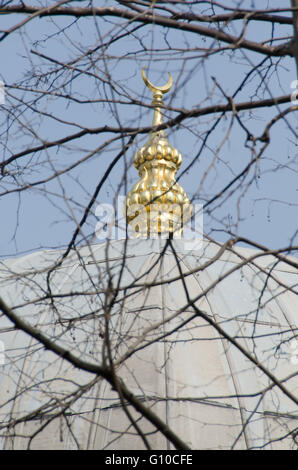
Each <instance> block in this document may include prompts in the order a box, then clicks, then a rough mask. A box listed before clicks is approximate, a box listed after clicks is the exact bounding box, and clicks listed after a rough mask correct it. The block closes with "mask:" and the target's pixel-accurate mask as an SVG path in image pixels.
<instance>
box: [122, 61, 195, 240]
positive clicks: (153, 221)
mask: <svg viewBox="0 0 298 470" xmlns="http://www.w3.org/2000/svg"><path fill="white" fill-rule="evenodd" d="M142 77H143V80H144V82H145V84H146V86H147V87H148V88H149V89H150V90H151V91H152V92H153V101H152V105H153V106H154V116H153V121H152V126H158V125H160V124H162V113H161V107H162V106H163V101H162V97H163V94H164V93H167V92H168V91H169V90H170V89H171V87H172V83H173V80H172V76H171V74H170V73H169V77H170V78H169V81H168V83H167V84H166V85H164V86H156V85H153V84H152V83H151V82H150V81H149V80H148V78H147V77H146V74H145V69H143V70H142ZM181 162H182V158H181V154H180V153H179V151H178V150H177V149H175V148H174V147H173V146H172V145H171V144H170V143H169V142H168V140H167V139H166V137H165V133H164V131H163V130H159V131H152V132H151V133H150V137H149V139H148V141H147V142H146V143H145V145H144V146H143V147H142V148H141V149H140V150H138V151H137V152H136V153H135V155H134V166H135V168H136V169H137V170H138V171H139V175H140V178H141V179H140V181H138V182H137V183H136V184H135V185H134V187H133V188H132V190H131V191H129V193H128V195H127V197H126V220H127V223H128V224H129V226H130V229H131V231H132V233H133V235H135V236H136V237H143V238H148V237H155V236H158V235H161V234H164V236H165V237H167V235H168V236H169V237H170V238H171V237H172V236H173V237H179V236H181V234H182V231H183V225H185V223H186V222H187V221H188V220H189V219H190V217H191V214H192V211H193V206H192V204H191V202H190V200H189V198H188V197H187V195H186V193H185V191H184V189H183V188H182V187H181V186H180V184H178V183H177V182H176V179H175V174H176V172H177V170H178V169H179V168H180V165H181Z"/></svg>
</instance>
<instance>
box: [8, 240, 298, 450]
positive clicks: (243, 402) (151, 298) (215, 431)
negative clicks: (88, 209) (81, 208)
mask: <svg viewBox="0 0 298 470" xmlns="http://www.w3.org/2000/svg"><path fill="white" fill-rule="evenodd" d="M61 254H62V253H61V252H58V251H50V250H48V251H40V252H37V253H34V254H30V255H27V256H24V257H22V258H18V259H10V260H6V261H2V262H1V263H0V297H1V298H2V299H3V300H4V301H5V303H6V305H8V306H9V307H11V308H12V309H13V312H14V313H15V314H17V315H18V316H19V317H20V318H21V319H22V321H25V322H26V324H27V325H28V324H29V325H31V326H34V328H35V329H36V331H39V332H41V333H42V334H43V335H44V336H46V338H48V340H49V342H50V343H53V344H56V345H58V346H59V347H61V348H63V349H64V350H65V351H69V352H71V353H72V354H73V356H74V357H76V358H78V359H79V360H83V361H85V362H88V363H90V364H93V365H97V364H101V365H103V366H104V367H106V370H113V371H114V372H113V373H115V374H116V375H117V377H118V379H117V380H118V381H119V384H122V383H123V384H125V387H126V388H127V389H128V390H129V391H130V392H131V393H132V394H133V395H134V396H135V397H136V399H137V400H138V401H139V402H140V403H141V404H142V406H144V407H146V409H147V410H149V413H150V412H152V413H153V415H154V416H158V418H159V419H160V420H162V421H163V422H164V424H165V425H166V427H167V428H169V429H171V430H172V431H173V433H175V435H176V436H178V437H179V438H180V439H181V440H183V442H184V443H186V445H187V446H189V447H190V448H191V449H255V448H261V449H291V448H297V437H296V433H297V431H295V430H297V423H298V413H297V402H295V400H297V395H298V377H297V368H298V366H297V361H296V355H295V354H296V352H295V351H294V350H293V349H291V347H290V346H291V342H292V341H293V340H295V336H297V323H298V321H297V313H298V299H297V294H296V292H297V267H296V263H297V260H296V259H295V258H291V259H290V258H288V260H289V262H287V261H286V260H285V261H280V260H277V258H276V257H275V256H273V255H270V254H264V253H263V252H260V251H255V250H251V249H245V248H232V247H227V246H223V245H221V244H216V243H214V242H213V243H210V242H208V241H204V243H203V244H202V247H201V249H198V250H195V251H191V250H186V249H185V243H184V241H183V240H171V241H170V240H162V239H156V240H127V241H125V240H119V241H114V242H110V243H102V244H97V245H90V246H85V247H82V248H79V249H76V250H73V251H72V252H71V253H70V254H69V255H68V257H67V258H65V260H63V262H62V263H61V264H60V265H59V264H58V265H57V260H59V259H61ZM277 261H278V262H277ZM51 268H52V269H51ZM49 270H50V271H51V274H50V276H48V272H49ZM49 286H50V290H49ZM0 340H1V341H2V342H3V344H4V347H5V351H4V353H5V358H4V360H3V362H4V363H3V364H2V365H1V364H0V371H1V374H0V391H1V392H0V421H1V423H2V425H1V431H0V446H1V448H3V449H24V448H28V447H29V448H32V449H77V448H81V449H106V450H108V449H113V450H116V449H135V450H137V449H144V448H145V445H144V439H142V436H140V434H139V433H138V432H137V430H136V426H134V425H133V423H132V421H131V419H130V418H129V416H130V417H131V418H133V420H134V422H135V423H136V424H137V427H138V428H139V429H140V430H141V434H143V435H144V436H145V437H146V439H147V441H148V442H149V443H150V446H151V447H152V448H153V449H174V445H173V443H172V442H170V439H168V438H167V437H166V436H165V434H164V433H162V432H161V431H160V430H159V429H157V428H156V426H155V425H154V423H152V422H150V420H149V419H148V417H145V416H142V415H141V414H140V412H137V411H136V410H135V408H134V407H133V406H132V404H131V403H130V402H129V400H127V399H126V398H124V397H123V396H121V393H120V396H119V393H118V392H119V390H118V391H117V387H111V384H110V383H109V382H108V381H107V380H105V379H104V378H102V377H101V376H99V375H96V374H94V373H91V372H87V371H85V370H82V369H80V368H79V367H74V365H72V364H70V362H69V361H68V357H67V354H65V355H64V357H58V356H57V354H55V353H54V352H53V351H51V350H50V349H51V348H50V347H49V348H45V347H44V345H43V344H41V343H40V342H39V341H38V340H37V339H36V338H32V337H30V335H29V334H28V333H25V332H24V331H20V329H16V328H15V327H14V325H13V323H12V322H11V321H10V320H9V319H8V318H7V317H6V316H5V315H2V316H0ZM297 354H298V353H297ZM111 368H112V369H111ZM127 411H128V413H127Z"/></svg>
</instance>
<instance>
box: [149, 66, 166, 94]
mask: <svg viewBox="0 0 298 470" xmlns="http://www.w3.org/2000/svg"><path fill="white" fill-rule="evenodd" d="M142 77H143V80H144V83H145V85H146V87H148V88H149V90H151V91H152V92H153V93H154V94H155V93H158V94H159V93H162V94H164V93H167V92H168V91H170V89H171V88H172V85H173V78H172V75H171V73H170V72H169V81H168V83H167V84H166V85H163V86H157V85H153V83H151V82H150V80H149V79H148V78H147V76H146V73H145V67H143V68H142Z"/></svg>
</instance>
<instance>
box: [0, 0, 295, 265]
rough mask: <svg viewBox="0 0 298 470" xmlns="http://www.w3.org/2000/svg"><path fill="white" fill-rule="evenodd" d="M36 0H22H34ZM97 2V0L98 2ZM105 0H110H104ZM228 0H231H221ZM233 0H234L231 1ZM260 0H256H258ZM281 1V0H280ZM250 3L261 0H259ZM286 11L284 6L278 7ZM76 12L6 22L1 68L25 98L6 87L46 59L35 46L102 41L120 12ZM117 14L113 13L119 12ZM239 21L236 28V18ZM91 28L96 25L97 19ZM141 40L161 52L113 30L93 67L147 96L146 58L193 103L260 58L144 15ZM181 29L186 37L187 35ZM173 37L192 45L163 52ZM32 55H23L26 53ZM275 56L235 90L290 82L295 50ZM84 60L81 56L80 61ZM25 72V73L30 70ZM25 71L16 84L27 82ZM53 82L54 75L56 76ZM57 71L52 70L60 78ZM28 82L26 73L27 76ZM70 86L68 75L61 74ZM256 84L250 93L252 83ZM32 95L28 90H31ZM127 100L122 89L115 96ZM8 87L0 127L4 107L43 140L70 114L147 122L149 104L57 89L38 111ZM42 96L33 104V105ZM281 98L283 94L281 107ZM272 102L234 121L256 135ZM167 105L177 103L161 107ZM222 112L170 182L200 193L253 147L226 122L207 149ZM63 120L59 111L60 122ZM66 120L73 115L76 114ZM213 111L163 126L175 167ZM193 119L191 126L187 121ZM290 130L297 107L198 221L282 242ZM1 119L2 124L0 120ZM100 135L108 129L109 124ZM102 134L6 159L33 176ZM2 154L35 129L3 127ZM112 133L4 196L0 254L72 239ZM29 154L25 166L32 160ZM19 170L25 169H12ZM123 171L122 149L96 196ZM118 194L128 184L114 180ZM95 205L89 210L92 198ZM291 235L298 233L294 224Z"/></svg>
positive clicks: (63, 56) (291, 163) (273, 90)
mask: <svg viewBox="0 0 298 470" xmlns="http://www.w3.org/2000/svg"><path fill="white" fill-rule="evenodd" d="M37 3H38V2H31V4H37ZM77 3H78V4H81V3H85V2H77ZM104 3H105V2H94V4H98V5H102V4H104ZM107 3H108V4H109V5H110V4H112V3H113V2H107ZM226 3H228V2H226ZM229 3H230V4H234V5H235V2H229ZM255 3H257V2H255ZM264 3H268V4H269V5H270V7H271V8H274V7H279V6H280V2H277V1H270V2H264ZM285 3H286V4H287V5H288V4H289V3H290V2H285ZM243 4H244V6H246V7H247V8H248V7H251V6H253V2H251V1H247V2H243ZM257 5H258V3H257ZM285 14H287V15H288V13H285ZM16 21H20V17H16V16H15V15H14V16H11V17H0V26H1V29H3V28H4V27H5V28H7V27H8V25H10V24H14V23H15V22H16ZM72 22H73V18H65V17H61V18H57V17H56V18H54V20H53V21H52V20H50V19H46V18H43V19H36V20H33V21H31V22H30V23H28V25H27V26H26V27H25V28H24V30H22V32H21V33H20V32H16V33H13V34H11V35H10V36H9V37H8V38H6V39H5V40H4V41H2V42H1V43H0V48H1V70H0V77H1V79H2V80H3V81H4V83H5V84H6V85H7V91H8V93H11V94H12V95H14V96H15V97H18V98H19V99H20V98H22V99H25V100H26V101H30V100H31V98H32V99H33V95H30V94H29V92H25V91H16V90H15V89H13V88H10V87H11V86H13V85H14V84H15V83H18V82H19V81H20V80H21V79H22V77H24V76H27V79H28V77H29V75H30V74H32V71H33V72H36V75H37V74H40V73H41V72H42V71H45V70H48V68H47V67H48V65H46V61H43V60H42V59H41V58H40V57H39V56H37V55H36V54H34V51H35V52H38V53H43V54H45V55H47V56H50V57H55V59H56V60H61V61H65V60H69V59H71V58H73V57H74V56H75V55H76V54H79V53H80V49H81V51H83V50H84V49H86V48H88V47H92V46H94V44H97V43H98V42H99V41H102V42H104V41H105V40H106V38H108V37H109V35H110V34H111V30H112V29H113V31H114V32H115V34H116V33H117V32H118V31H119V29H120V28H121V21H120V20H119V19H117V18H109V19H108V22H104V21H102V20H99V21H98V23H97V26H100V28H98V27H96V25H95V22H94V20H93V19H92V18H88V19H87V18H82V19H80V20H79V22H77V23H75V24H73V25H72V26H71V27H69V25H70V23H72ZM125 22H126V21H124V20H123V21H122V24H123V23H125ZM240 26H241V23H237V25H235V26H233V28H236V29H235V31H232V30H231V32H232V33H233V34H235V33H237V31H238V32H239V27H240ZM61 27H62V28H66V27H67V28H66V29H65V32H64V33H63V34H62V35H61V36H57V35H56V32H57V30H58V29H59V28H61ZM237 28H238V30H237ZM278 28H279V30H280V31H278V33H279V34H280V35H281V36H288V35H290V34H291V33H292V28H291V27H290V26H278ZM99 29H100V30H99ZM142 31H143V32H142V40H143V43H144V44H146V47H147V48H148V50H149V49H150V47H152V48H160V49H161V51H160V53H158V54H156V55H155V56H154V57H152V58H151V60H150V53H149V52H148V53H146V54H143V55H141V54H140V53H139V52H138V51H139V49H140V43H139V42H138V41H137V40H136V38H135V37H134V36H133V35H130V36H129V37H127V38H125V39H124V40H123V41H121V42H119V41H118V42H116V43H115V44H114V45H113V46H111V47H109V48H108V49H107V51H106V54H107V55H108V59H107V60H106V61H104V60H102V58H99V59H98V62H97V63H96V67H97V68H96V70H97V73H98V75H99V76H101V77H105V74H106V73H107V72H108V73H109V74H110V75H111V77H112V79H113V80H115V81H118V82H120V83H121V86H122V87H123V90H124V91H125V92H126V93H128V94H132V95H133V96H134V97H135V98H137V99H143V100H144V101H145V102H146V103H148V104H149V103H150V101H151V96H150V92H149V90H147V89H145V86H144V84H143V82H142V78H141V68H142V67H143V66H146V67H147V73H148V76H149V77H150V79H151V80H152V81H153V82H154V83H155V82H156V83H157V84H159V83H160V84H163V83H165V82H166V81H167V71H171V73H172V75H173V79H174V87H173V89H172V91H171V92H170V93H169V96H166V98H165V103H166V104H167V103H169V104H171V106H174V107H182V108H191V107H194V106H197V105H198V104H200V105H201V106H207V105H211V104H215V103H220V104H225V103H226V98H225V97H224V96H223V94H222V93H221V92H220V90H219V88H218V87H216V86H215V85H214V83H215V82H214V80H213V79H212V77H214V78H215V80H216V82H217V83H218V84H220V87H221V88H222V89H223V90H224V92H225V94H226V95H231V94H233V93H234V91H235V89H236V88H237V87H238V85H239V84H240V83H241V81H242V80H243V79H244V77H245V75H246V74H247V73H248V71H249V70H250V65H249V63H250V64H254V65H256V64H258V63H260V62H261V60H262V59H263V57H262V56H261V55H259V54H256V53H253V52H247V51H238V52H237V54H233V55H232V54H231V53H228V52H223V53H221V54H216V55H214V56H211V57H209V58H208V59H207V60H202V59H201V57H200V55H201V52H198V51H197V50H196V48H197V47H203V46H204V38H198V37H197V36H196V35H187V36H185V37H184V35H183V34H182V33H181V34H180V33H178V32H177V31H175V32H173V31H171V32H169V33H168V34H167V36H166V37H165V36H164V32H163V31H161V29H160V28H158V27H156V26H147V27H146V28H144V30H142ZM247 35H248V37H250V38H254V40H261V38H263V37H264V38H265V37H266V38H267V37H268V35H270V26H269V25H264V24H262V23H256V22H254V23H252V24H251V25H249V28H248V32H247ZM186 41H188V43H187V42H186ZM168 43H170V44H171V46H172V47H173V49H175V45H176V44H178V45H179V47H181V44H184V46H185V45H186V44H187V46H188V48H189V49H192V50H191V51H190V52H189V53H188V54H182V53H181V51H180V52H179V51H175V50H173V51H172V53H171V56H170V57H165V54H164V53H163V51H162V49H164V48H165V47H166V45H167V44H168ZM28 58H29V59H28ZM272 61H273V63H276V67H275V68H272V69H271V71H270V73H269V75H268V76H267V77H266V80H265V81H260V77H259V76H258V74H255V76H253V77H252V80H251V81H250V82H249V83H248V85H247V86H246V87H245V88H244V89H243V90H242V91H241V92H239V93H238V94H237V97H236V98H235V102H241V101H247V100H249V99H253V100H256V99H262V98H263V97H269V96H270V94H272V95H273V96H280V95H283V94H288V93H291V91H292V89H291V83H292V82H293V80H295V79H296V68H295V63H294V60H293V59H291V58H285V59H283V61H282V63H281V64H280V65H278V64H277V62H278V58H272ZM80 64H82V62H81V63H80ZM27 83H29V82H27ZM27 83H26V82H23V84H24V86H27ZM56 83H57V84H58V83H59V80H57V82H53V83H52V84H51V86H56ZM60 83H61V81H60ZM31 84H32V79H31ZM47 86H48V87H49V86H50V81H49V82H48V83H43V82H38V83H36V89H41V88H43V89H45V88H46V87H47ZM69 86H70V85H69ZM257 87H258V91H257V94H256V88H257ZM71 92H72V93H73V94H74V95H75V96H76V97H78V98H80V99H81V100H82V99H84V98H85V99H90V98H93V99H94V98H98V97H103V96H108V97H110V98H112V97H113V96H112V92H111V90H110V89H108V88H107V87H105V86H104V85H103V83H102V82H101V81H99V80H96V79H94V78H90V76H87V75H84V76H83V77H82V76H81V77H78V78H75V79H74V80H73V82H72V85H71ZM34 96H35V97H36V96H37V95H34ZM123 100H125V96H124V98H123ZM16 103H17V101H16V99H15V98H13V97H12V96H7V99H6V103H5V105H4V106H2V109H1V110H0V113H1V118H0V122H1V124H2V131H3V129H4V127H5V123H6V124H7V121H6V119H7V111H10V112H14V111H15V109H17V111H16V113H17V115H18V119H19V120H20V121H21V122H22V123H23V124H26V123H27V124H28V126H29V127H30V128H31V129H34V131H35V132H36V133H37V134H38V136H39V137H41V138H42V139H44V140H47V141H51V140H55V139H57V138H58V137H59V136H64V135H68V134H71V133H74V132H77V131H78V127H77V124H78V123H79V124H80V125H81V126H86V127H92V128H94V127H99V126H102V125H105V124H108V125H111V126H114V125H117V120H118V122H120V123H121V125H123V126H136V125H142V126H143V125H148V124H149V123H151V119H152V111H151V110H148V109H147V108H144V107H141V106H134V105H131V104H129V105H125V104H117V106H116V107H114V108H111V107H109V105H102V104H100V103H94V104H90V103H88V104H82V103H80V104H78V103H74V102H70V101H67V100H66V99H57V98H55V97H51V96H49V97H48V98H47V99H46V100H44V101H43V104H40V106H41V109H42V110H43V111H44V112H46V113H47V116H46V115H44V116H41V115H38V113H35V112H32V113H30V112H27V113H23V112H20V114H18V112H19V110H21V108H16ZM39 103H40V102H38V104H37V106H39ZM287 106H288V104H287V105H282V106H280V110H282V109H285V108H286V107H287ZM275 114H277V108H276V107H271V108H264V109H257V110H254V111H252V112H245V113H242V114H241V116H243V122H244V123H245V125H246V126H247V127H248V128H249V129H250V131H251V132H253V133H254V134H255V135H261V134H262V132H263V131H264V128H265V126H266V123H267V122H268V121H269V120H270V119H272V117H273V116H274V115H275ZM51 115H55V116H56V117H59V119H60V122H58V121H57V120H54V119H52V118H51ZM168 115H169V117H173V116H174V115H175V113H173V112H171V113H168ZM230 119H231V113H229V114H227V118H226V119H224V120H222V122H221V123H220V124H219V125H218V127H217V129H216V131H215V132H214V133H213V134H212V136H211V138H210V139H209V140H208V141H207V145H206V147H205V148H204V150H203V152H202V153H201V155H200V158H199V159H197V160H196V162H195V164H194V165H193V166H192V167H191V168H190V169H189V170H188V171H186V172H185V173H184V174H183V176H182V177H181V178H180V179H179V183H180V184H182V186H183V187H184V188H185V190H186V191H187V193H188V194H189V195H190V196H193V195H194V194H196V199H195V200H196V201H197V202H199V203H202V204H204V203H206V202H207V201H208V200H209V199H211V198H212V197H213V196H214V195H215V194H216V193H217V192H218V191H220V190H221V189H222V188H223V187H224V186H225V185H226V184H227V183H228V182H229V181H230V180H231V179H232V178H233V176H234V175H236V174H237V173H238V172H240V171H241V170H242V169H243V168H244V167H245V165H246V164H247V162H248V161H249V159H250V158H251V153H250V151H249V150H248V149H247V148H245V146H244V143H245V133H244V131H243V129H241V127H240V126H239V124H237V123H234V124H233V127H232V130H231V133H230V135H229V138H228V139H227V141H226V142H225V143H224V145H223V147H222V148H221V149H220V151H219V154H218V156H217V157H216V159H215V162H214V164H213V165H211V163H212V159H213V158H214V155H215V153H216V149H217V148H218V146H219V145H220V142H221V141H222V140H223V139H224V138H225V135H226V132H227V129H228V127H229V125H230ZM62 121H68V124H65V123H63V122H62ZM69 122H73V123H75V124H74V125H71V124H69ZM212 123H213V121H212V120H211V116H206V117H202V118H199V119H196V120H193V121H191V122H190V121H184V122H183V125H182V126H180V127H179V128H176V129H172V130H171V131H170V132H168V139H169V141H170V142H171V143H172V144H173V145H175V146H176V147H177V148H178V149H179V150H180V152H181V153H182V156H183V164H182V166H181V169H180V171H179V172H178V176H179V175H181V174H182V173H183V171H184V170H185V169H186V168H187V166H188V165H189V164H190V162H191V161H192V160H193V158H194V157H195V156H196V155H197V153H198V151H199V148H200V144H201V142H202V139H203V138H204V136H205V133H206V132H207V131H208V129H210V126H211V125H212ZM189 124H190V128H187V127H188V125H189ZM289 124H290V125H291V126H292V128H293V129H296V130H297V118H296V117H295V116H294V113H292V114H289V115H288V117H287V122H285V121H282V120H281V121H279V122H278V123H277V124H276V125H275V126H274V127H273V128H272V131H271V134H270V137H271V143H270V145H269V147H268V148H267V150H266V151H265V153H264V155H263V156H262V158H261V160H260V161H259V162H258V164H257V166H254V167H253V170H252V171H251V173H250V174H249V177H248V179H247V180H246V181H245V182H244V183H243V185H242V186H241V187H240V188H238V189H237V191H236V192H235V193H234V194H233V195H231V196H229V198H227V199H226V200H225V199H221V200H220V204H218V203H215V204H213V205H211V206H210V209H211V211H210V214H209V213H208V212H206V213H205V214H204V224H205V226H204V229H205V231H206V233H208V234H211V235H212V236H213V237H214V238H216V239H218V240H224V239H225V237H226V235H225V234H224V233H223V231H222V230H223V229H224V228H226V227H227V224H230V226H231V229H232V230H233V231H236V232H237V233H238V234H239V235H242V236H245V237H247V238H249V239H252V240H254V241H256V242H258V243H261V244H264V245H266V246H269V247H271V248H279V247H284V246H287V245H288V244H289V243H290V242H292V241H293V240H292V238H293V236H294V234H295V232H296V230H297V205H298V197H297V196H298V182H297V171H298V165H297V142H296V139H295V135H294V133H293V132H291V131H289V128H288V125H289ZM3 126H4V127H3ZM108 137H112V136H111V135H109V136H108ZM106 138H107V136H106V135H105V136H102V135H92V136H91V135H88V136H86V137H84V138H82V139H79V140H77V141H74V142H72V143H71V145H69V146H67V147H65V146H61V147H60V148H54V149H50V150H48V151H47V152H41V155H35V156H34V157H33V158H32V157H31V156H30V157H25V158H24V159H23V160H22V163H23V164H25V162H26V164H27V167H26V168H25V169H24V170H23V169H22V168H21V169H18V168H17V167H16V166H14V171H15V172H17V179H18V181H19V182H24V184H26V182H34V181H38V180H39V179H41V178H43V177H45V176H46V175H49V174H51V172H53V171H54V170H57V169H61V168H64V167H65V166H67V165H69V164H71V163H74V162H75V161H76V160H77V159H79V158H83V157H84V156H85V155H87V154H88V152H92V151H94V149H96V148H97V147H98V146H100V144H101V143H102V142H103V141H104V139H106ZM1 139H2V144H3V145H2V146H1V153H2V158H3V159H5V158H8V157H9V156H10V154H11V153H14V152H18V151H21V149H24V148H26V147H29V146H30V145H31V143H32V144H33V143H34V142H35V144H34V145H36V142H38V139H37V140H34V138H33V137H32V132H31V133H30V132H25V133H24V132H23V133H22V130H20V129H19V128H18V122H17V121H15V122H14V124H12V125H11V128H10V129H9V132H8V138H7V135H6V137H5V134H4V133H3V132H2V133H1ZM143 142H144V136H140V137H139V138H138V139H136V141H135V143H134V146H133V148H131V149H130V150H129V152H128V153H127V157H126V158H127V162H126V164H128V165H129V164H130V163H131V160H132V157H133V153H134V151H135V150H136V149H137V148H139V147H140V145H141V144H142V143H143ZM120 144H121V143H119V142H115V143H114V144H111V146H110V147H109V148H108V149H107V150H105V151H103V152H100V153H99V154H98V153H97V154H95V155H94V156H92V157H90V158H89V159H88V160H87V161H86V163H84V164H82V165H80V166H79V167H77V168H76V169H74V170H73V171H72V173H71V175H64V176H61V178H60V179H59V180H55V181H52V182H50V183H48V184H47V185H43V186H35V188H33V189H31V190H28V191H25V192H22V193H16V192H13V193H11V194H8V195H5V196H1V197H0V212H1V214H2V217H1V220H2V221H3V222H2V226H1V236H0V255H1V256H2V257H6V256H11V255H12V256H13V255H17V254H20V253H23V252H27V251H33V250H37V249H41V248H46V247H60V246H63V245H65V244H67V242H68V241H69V239H70V237H71V235H72V233H73V231H74V228H75V223H74V220H73V219H74V218H76V217H77V219H79V218H80V215H81V213H82V210H83V208H84V207H85V205H86V204H88V202H89V200H90V197H91V194H92V193H93V191H94V188H95V187H96V184H97V183H98V181H99V179H100V178H101V176H102V175H103V173H104V171H105V170H106V168H107V166H108V165H109V163H110V161H111V159H112V158H114V157H115V155H116V154H117V153H118V152H119V146H120ZM39 162H43V163H42V164H41V165H40V167H39V166H35V168H34V173H32V168H31V166H30V165H33V163H34V165H39ZM22 171H23V174H20V172H22ZM124 173H125V174H127V175H128V182H127V185H128V189H130V188H131V187H132V185H133V184H134V183H135V182H136V181H137V179H138V175H137V171H136V170H135V169H134V168H130V169H129V170H128V172H127V171H126V169H125V164H124V160H122V161H121V162H120V163H119V164H118V165H117V166H116V167H115V168H114V170H113V171H112V173H111V174H110V176H109V178H108V181H107V183H106V184H105V185H104V187H103V190H102V192H101V193H100V195H99V197H98V200H97V202H98V203H101V202H105V203H106V202H112V201H113V195H114V193H115V191H116V190H117V188H118V186H119V185H120V184H121V181H123V180H124ZM250 179H253V183H252V184H250V185H249V186H248V187H246V184H247V182H248V181H249V180H250ZM14 185H15V182H14V181H13V180H11V181H10V182H7V180H5V181H4V180H3V181H2V182H1V181H0V192H1V193H2V192H3V191H4V190H5V188H6V189H7V188H8V187H9V188H10V189H12V188H14ZM120 193H121V194H124V193H125V187H124V185H122V187H121V191H120ZM95 207H96V206H94V210H95ZM95 223H96V218H95V217H90V220H89V223H88V224H87V225H86V227H85V232H84V233H85V235H86V236H87V235H89V234H90V233H92V231H94V227H95ZM296 244H297V236H296Z"/></svg>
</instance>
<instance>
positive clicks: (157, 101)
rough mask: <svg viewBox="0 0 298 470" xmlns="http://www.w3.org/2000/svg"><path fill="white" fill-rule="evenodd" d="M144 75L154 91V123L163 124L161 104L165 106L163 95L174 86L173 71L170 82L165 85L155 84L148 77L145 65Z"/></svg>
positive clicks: (147, 84) (156, 124)
mask: <svg viewBox="0 0 298 470" xmlns="http://www.w3.org/2000/svg"><path fill="white" fill-rule="evenodd" d="M142 77H143V80H144V83H145V85H146V87H147V88H149V90H151V91H152V93H153V101H152V104H153V106H154V115H153V121H152V125H153V126H158V125H159V124H162V113H161V106H163V101H162V96H163V95H164V94H165V93H168V91H170V89H171V88H172V85H173V78H172V75H171V73H170V72H169V81H168V83H166V85H163V86H157V85H153V83H151V82H150V80H149V79H148V77H147V76H146V73H145V67H143V69H142Z"/></svg>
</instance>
